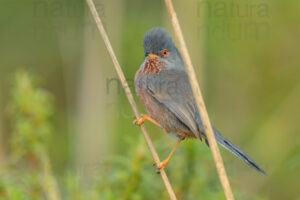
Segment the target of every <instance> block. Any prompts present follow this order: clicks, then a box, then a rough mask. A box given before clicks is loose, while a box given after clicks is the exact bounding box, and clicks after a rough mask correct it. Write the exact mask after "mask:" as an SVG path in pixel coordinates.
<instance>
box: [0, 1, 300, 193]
mask: <svg viewBox="0 0 300 200" xmlns="http://www.w3.org/2000/svg"><path fill="white" fill-rule="evenodd" d="M95 3H96V8H97V10H98V13H99V15H100V16H101V18H102V20H103V22H104V24H105V28H106V30H107V33H108V35H109V38H110V40H111V43H112V45H113V47H114V50H115V51H116V54H117V57H118V59H119V62H120V64H121V66H122V68H123V71H124V73H125V76H126V77H127V80H128V82H129V84H130V86H131V89H132V91H134V88H133V78H134V74H135V71H136V70H137V69H138V67H139V66H140V64H141V62H142V60H143V47H142V39H143V35H144V34H145V32H146V31H147V30H148V29H150V28H152V27H156V26H162V27H165V28H167V29H168V31H169V32H170V34H171V35H172V36H174V34H173V30H172V27H171V24H170V20H169V18H168V14H167V11H166V8H165V5H164V2H163V1H162V0H155V1H146V0H127V1H125V0H124V1H109V0H103V1H102V0H96V1H95ZM174 6H175V9H176V11H177V15H178V18H179V21H180V23H181V26H182V28H183V33H184V36H185V39H186V42H187V45H188V49H189V51H190V54H191V57H192V61H193V64H194V66H195V67H196V72H197V76H198V79H199V83H200V87H201V88H202V91H203V93H204V98H205V101H206V105H207V109H208V111H209V114H210V118H211V121H212V122H213V123H214V124H215V125H216V126H217V127H218V128H219V129H220V130H221V132H222V133H223V135H225V136H226V137H227V138H229V139H230V140H231V141H232V142H234V143H235V144H237V145H238V146H239V147H241V149H243V150H245V151H246V152H247V153H248V154H249V155H251V157H252V158H253V159H254V160H255V161H257V163H259V164H260V165H261V166H262V167H263V168H264V169H265V170H266V171H267V173H268V175H267V176H263V175H261V174H259V173H257V172H256V171H254V170H253V169H251V168H249V167H248V166H246V165H245V164H244V163H242V162H241V161H240V160H238V159H237V158H236V157H234V156H233V155H231V154H230V153H229V152H227V151H226V150H223V149H221V153H222V156H223V159H224V163H225V167H226V169H227V172H228V176H229V180H230V182H231V186H232V188H233V191H234V194H235V196H236V199H300V192H299V178H300V138H299V131H300V125H299V124H300V123H299V113H300V106H299V102H300V57H299V52H300V51H299V50H300V48H299V43H300V37H299V35H300V26H299V20H300V3H298V2H291V1H279V0H274V1H267V0H251V1H250V0H241V1H237V0H233V1H224V0H207V1H205V0H199V1H197V0H190V1H179V0H175V1H174ZM0 25H1V29H0V30H1V31H0V164H1V167H0V199H41V198H42V199H168V196H167V193H166V191H165V189H164V186H163V183H162V181H161V179H160V176H158V175H156V174H155V169H154V168H153V167H152V162H153V161H152V158H151V155H150V153H149V151H148V149H147V147H146V144H145V142H144V140H143V138H142V136H141V132H140V129H139V128H138V127H132V126H131V122H132V120H133V112H132V111H131V108H130V106H129V103H128V101H127V99H126V96H125V94H124V92H123V90H122V87H121V85H120V83H119V82H118V78H117V75H116V73H115V71H114V68H113V65H112V62H111V60H110V58H109V55H108V53H107V51H106V49H105V47H104V43H103V41H102V39H101V37H100V35H99V34H98V32H97V29H96V26H95V23H94V21H93V19H92V17H91V16H90V13H89V10H88V8H87V7H86V5H85V1H79V0H62V1H58V0H21V1H20V0H19V1H17V0H1V1H0ZM173 38H174V37H173ZM135 97H136V96H135ZM136 100H137V102H138V103H139V100H138V98H136ZM139 107H140V109H141V110H142V111H143V112H144V110H143V108H142V106H141V105H140V103H139ZM146 126H147V128H148V130H149V132H150V134H151V137H152V139H153V141H154V144H155V147H156V148H157V151H158V153H159V155H160V157H161V159H162V158H164V157H166V156H167V155H168V153H169V151H170V149H171V147H172V146H173V145H174V144H175V142H176V141H175V140H174V139H172V138H170V137H169V136H167V135H166V134H164V133H163V132H162V131H161V130H160V129H158V128H157V127H155V126H154V125H152V124H149V123H146ZM166 171H167V174H168V175H169V178H170V181H171V183H172V185H173V187H174V190H175V193H176V195H177V196H178V199H224V195H223V191H222V188H221V185H220V182H219V179H218V176H217V173H216V170H215V166H214V162H213V160H212V156H211V153H210V150H209V149H208V148H207V147H206V145H204V144H203V143H201V142H200V141H197V140H186V141H184V142H183V143H182V144H181V146H180V148H178V151H176V153H175V155H174V156H173V157H172V159H171V161H170V163H169V165H168V166H167V169H166Z"/></svg>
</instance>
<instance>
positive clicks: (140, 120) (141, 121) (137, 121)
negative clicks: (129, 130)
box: [132, 114, 145, 126]
mask: <svg viewBox="0 0 300 200" xmlns="http://www.w3.org/2000/svg"><path fill="white" fill-rule="evenodd" d="M143 118H144V114H141V118H140V119H135V120H133V122H132V126H134V125H138V126H140V125H142V124H143V123H144V121H145V120H144V119H143Z"/></svg>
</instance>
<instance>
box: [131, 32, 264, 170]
mask: <svg viewBox="0 0 300 200" xmlns="http://www.w3.org/2000/svg"><path fill="white" fill-rule="evenodd" d="M143 46H144V53H145V57H144V61H143V63H142V65H141V66H140V68H139V69H138V71H137V72H136V75H135V80H134V85H135V90H136V93H137V95H138V97H139V98H140V101H141V103H142V105H143V106H144V108H145V109H146V111H147V112H148V114H147V115H145V114H142V115H141V118H140V119H136V120H134V121H133V124H137V125H141V124H143V123H144V122H145V121H146V120H148V121H150V122H152V123H154V124H156V125H157V126H159V127H160V128H161V129H162V130H163V131H164V132H166V133H167V134H169V135H171V136H173V137H175V138H177V140H178V141H177V143H176V145H175V146H174V147H173V149H172V151H171V153H170V154H169V156H168V157H167V158H166V159H165V160H164V161H162V162H161V163H160V165H159V166H157V172H158V173H159V170H160V169H162V168H164V167H165V166H166V165H167V163H168V161H169V160H170V158H171V156H172V154H173V153H174V152H175V150H176V148H177V147H178V145H179V144H180V142H181V141H182V140H184V139H185V138H199V139H200V140H201V141H202V139H204V140H205V142H206V144H207V146H209V143H208V140H207V137H206V133H205V130H204V127H203V124H202V120H201V116H200V114H199V111H198V108H197V105H196V102H195V98H194V95H193V92H192V89H191V85H190V82H189V79H188V75H187V73H186V70H185V66H184V63H183V61H182V58H181V55H180V53H179V51H178V49H177V48H176V46H175V44H174V42H173V40H172V38H171V36H170V35H169V34H168V32H167V31H166V30H165V29H163V28H152V29H150V30H149V31H148V32H147V33H146V34H145V36H144V39H143ZM212 128H213V131H214V134H215V138H216V140H217V142H218V143H219V144H220V145H222V146H223V147H225V148H226V149H228V150H229V151H230V152H232V153H233V154H235V155H236V156H237V157H239V158H240V159H242V160H243V161H245V162H246V163H247V164H248V165H250V166H251V167H253V168H254V169H256V170H258V171H259V172H262V173H263V174H265V171H264V170H263V169H262V168H261V167H260V166H259V165H258V164H256V163H255V162H254V161H253V160H252V159H251V158H250V157H249V156H248V155H247V154H246V153H244V152H243V151H242V150H241V149H239V148H238V147H237V146H235V145H234V144H233V143H231V142H230V141H229V140H227V139H226V138H225V137H223V136H222V135H221V134H220V132H219V131H218V130H217V129H216V128H215V127H214V126H213V125H212Z"/></svg>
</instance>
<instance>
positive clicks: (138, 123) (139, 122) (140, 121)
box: [132, 114, 165, 131]
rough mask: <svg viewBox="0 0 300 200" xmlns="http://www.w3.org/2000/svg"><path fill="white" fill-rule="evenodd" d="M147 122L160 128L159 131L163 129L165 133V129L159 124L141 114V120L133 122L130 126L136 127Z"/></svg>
mask: <svg viewBox="0 0 300 200" xmlns="http://www.w3.org/2000/svg"><path fill="white" fill-rule="evenodd" d="M147 120H148V121H150V122H152V123H153V124H155V125H156V126H158V127H160V128H161V129H163V130H164V131H165V129H164V128H162V127H161V125H160V123H158V121H156V120H155V119H153V118H152V117H150V116H148V115H144V114H141V118H140V119H139V120H137V119H135V120H133V122H132V125H135V124H136V125H139V126H140V125H142V124H143V123H144V122H145V121H147Z"/></svg>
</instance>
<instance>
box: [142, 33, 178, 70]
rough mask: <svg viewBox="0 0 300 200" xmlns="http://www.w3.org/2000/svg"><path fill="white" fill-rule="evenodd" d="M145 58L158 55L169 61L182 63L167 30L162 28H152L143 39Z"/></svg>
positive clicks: (161, 58)
mask: <svg viewBox="0 0 300 200" xmlns="http://www.w3.org/2000/svg"><path fill="white" fill-rule="evenodd" d="M143 46H144V53H145V58H146V59H149V58H153V57H158V58H159V59H160V60H162V61H165V62H169V63H174V64H175V63H176V64H177V63H180V64H181V63H182V59H181V56H180V54H179V52H178V50H177V48H176V46H175V44H174V42H173V40H172V38H171V36H170V35H169V34H168V32H167V31H166V30H165V29H164V28H152V29H150V30H149V31H148V32H147V33H146V34H145V36H144V40H143Z"/></svg>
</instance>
